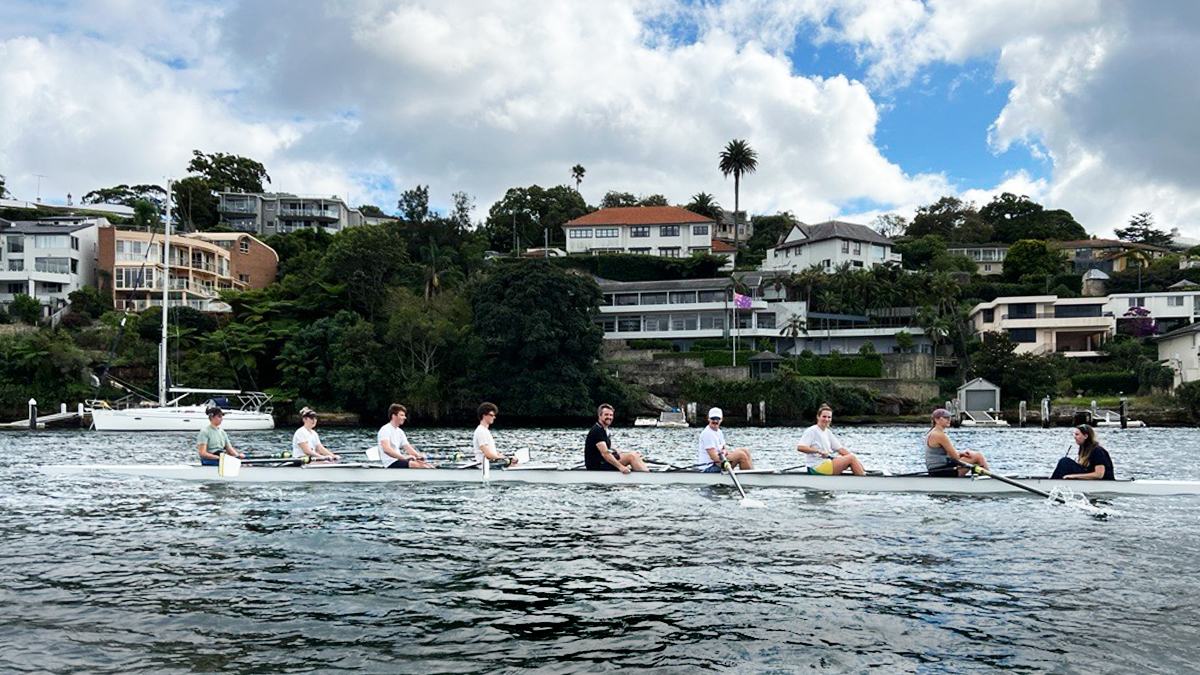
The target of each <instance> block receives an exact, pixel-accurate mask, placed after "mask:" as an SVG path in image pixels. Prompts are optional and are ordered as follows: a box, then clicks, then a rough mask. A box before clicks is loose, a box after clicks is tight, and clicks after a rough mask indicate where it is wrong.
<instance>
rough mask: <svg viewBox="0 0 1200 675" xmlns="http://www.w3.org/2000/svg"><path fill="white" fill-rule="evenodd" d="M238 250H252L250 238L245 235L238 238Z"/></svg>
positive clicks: (245, 251)
mask: <svg viewBox="0 0 1200 675" xmlns="http://www.w3.org/2000/svg"><path fill="white" fill-rule="evenodd" d="M238 251H240V252H242V253H249V252H250V240H249V239H247V238H245V237H243V238H242V239H240V240H238Z"/></svg>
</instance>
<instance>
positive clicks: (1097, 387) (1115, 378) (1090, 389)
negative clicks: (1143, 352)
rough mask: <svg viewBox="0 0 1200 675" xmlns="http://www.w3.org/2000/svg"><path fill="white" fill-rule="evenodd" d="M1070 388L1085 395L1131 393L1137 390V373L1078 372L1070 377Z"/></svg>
mask: <svg viewBox="0 0 1200 675" xmlns="http://www.w3.org/2000/svg"><path fill="white" fill-rule="evenodd" d="M1071 389H1072V390H1074V391H1082V392H1083V394H1084V395H1085V396H1099V395H1104V394H1119V393H1125V394H1133V393H1135V392H1137V390H1138V378H1137V375H1134V374H1133V373H1128V372H1121V373H1080V374H1079V375H1075V376H1073V377H1072V378H1071Z"/></svg>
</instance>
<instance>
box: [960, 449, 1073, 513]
mask: <svg viewBox="0 0 1200 675" xmlns="http://www.w3.org/2000/svg"><path fill="white" fill-rule="evenodd" d="M954 462H955V463H956V464H958V465H959V466H962V467H966V468H967V469H969V470H970V471H971V472H972V473H976V474H982V475H984V476H987V477H989V478H994V479H996V480H998V481H1000V482H1001V483H1008V484H1009V485H1011V486H1013V487H1018V488H1021V489H1022V490H1025V491H1026V492H1032V493H1033V494H1035V495H1040V496H1042V497H1045V498H1046V499H1053V500H1054V501H1056V502H1060V503H1062V504H1066V503H1067V500H1065V499H1063V498H1062V497H1061V496H1060V495H1052V494H1050V493H1049V492H1045V491H1043V490H1039V489H1037V488H1035V487H1033V486H1031V485H1026V484H1024V483H1022V482H1020V481H1016V480H1013V479H1011V478H1009V477H1008V476H1001V475H999V474H995V473H992V472H991V471H988V470H987V469H985V468H983V467H982V466H979V465H977V464H968V463H966V462H964V461H962V460H961V459H956V460H954Z"/></svg>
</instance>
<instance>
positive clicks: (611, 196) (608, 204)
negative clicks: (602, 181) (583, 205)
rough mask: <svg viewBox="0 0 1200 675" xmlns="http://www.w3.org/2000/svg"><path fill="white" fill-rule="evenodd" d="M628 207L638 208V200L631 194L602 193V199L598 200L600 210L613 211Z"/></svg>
mask: <svg viewBox="0 0 1200 675" xmlns="http://www.w3.org/2000/svg"><path fill="white" fill-rule="evenodd" d="M628 206H639V202H638V198H637V197H635V196H634V195H633V193H632V192H617V191H616V190H609V191H608V192H605V193H604V198H603V199H601V200H600V208H602V209H615V208H621V207H628Z"/></svg>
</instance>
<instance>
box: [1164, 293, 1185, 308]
mask: <svg viewBox="0 0 1200 675" xmlns="http://www.w3.org/2000/svg"><path fill="white" fill-rule="evenodd" d="M1167 307H1183V296H1182V295H1175V296H1172V297H1169V298H1167Z"/></svg>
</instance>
